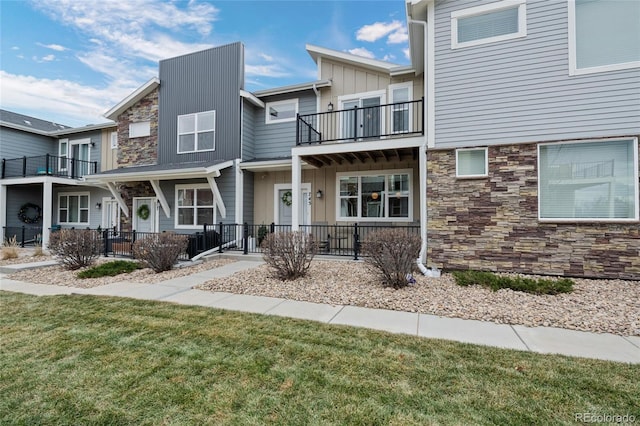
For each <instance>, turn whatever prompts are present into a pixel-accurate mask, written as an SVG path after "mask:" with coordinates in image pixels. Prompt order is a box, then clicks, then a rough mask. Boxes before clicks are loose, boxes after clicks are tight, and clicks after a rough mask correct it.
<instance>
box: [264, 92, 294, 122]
mask: <svg viewBox="0 0 640 426" xmlns="http://www.w3.org/2000/svg"><path fill="white" fill-rule="evenodd" d="M291 103H295V114H294V116H293V117H291V118H280V119H277V118H271V114H269V109H270V108H271V107H274V106H278V105H286V104H291ZM298 108H299V101H298V98H294V99H286V100H283V101H274V102H267V103H266V105H265V107H264V123H265V124H276V123H288V122H291V121H296V120H297V119H298V112H299V110H298Z"/></svg>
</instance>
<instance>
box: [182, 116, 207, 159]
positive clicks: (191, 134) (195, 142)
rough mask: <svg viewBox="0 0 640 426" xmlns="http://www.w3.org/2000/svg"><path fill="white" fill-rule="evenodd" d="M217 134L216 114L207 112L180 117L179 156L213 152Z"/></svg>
mask: <svg viewBox="0 0 640 426" xmlns="http://www.w3.org/2000/svg"><path fill="white" fill-rule="evenodd" d="M215 134H216V112H215V111H205V112H198V113H195V114H185V115H179V116H178V154H184V153H187V152H198V151H213V150H214V149H215V148H216V145H215Z"/></svg>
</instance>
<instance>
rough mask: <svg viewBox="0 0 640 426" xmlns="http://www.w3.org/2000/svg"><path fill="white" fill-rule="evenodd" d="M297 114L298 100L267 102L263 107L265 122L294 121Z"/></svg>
mask: <svg viewBox="0 0 640 426" xmlns="http://www.w3.org/2000/svg"><path fill="white" fill-rule="evenodd" d="M297 114H298V100H297V99H290V100H286V101H277V102H267V106H266V107H265V123H266V124H272V123H286V122H287V121H295V120H296V116H297Z"/></svg>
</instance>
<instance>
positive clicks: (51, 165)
mask: <svg viewBox="0 0 640 426" xmlns="http://www.w3.org/2000/svg"><path fill="white" fill-rule="evenodd" d="M1 167H2V170H0V178H2V179H5V178H12V177H27V176H57V177H69V178H72V179H77V178H80V177H82V176H86V175H90V174H95V173H97V172H98V162H97V161H85V160H78V159H75V158H67V157H59V156H57V155H50V154H46V155H37V156H34V157H21V158H3V159H2V164H1Z"/></svg>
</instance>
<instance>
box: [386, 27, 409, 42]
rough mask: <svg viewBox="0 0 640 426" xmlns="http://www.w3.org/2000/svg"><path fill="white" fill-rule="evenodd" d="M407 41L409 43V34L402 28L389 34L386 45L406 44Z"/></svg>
mask: <svg viewBox="0 0 640 426" xmlns="http://www.w3.org/2000/svg"><path fill="white" fill-rule="evenodd" d="M407 41H409V34H408V33H407V28H406V27H402V28H400V29H399V30H397V31H394V32H392V33H391V34H389V37H387V43H389V44H400V43H406V42H407Z"/></svg>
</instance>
